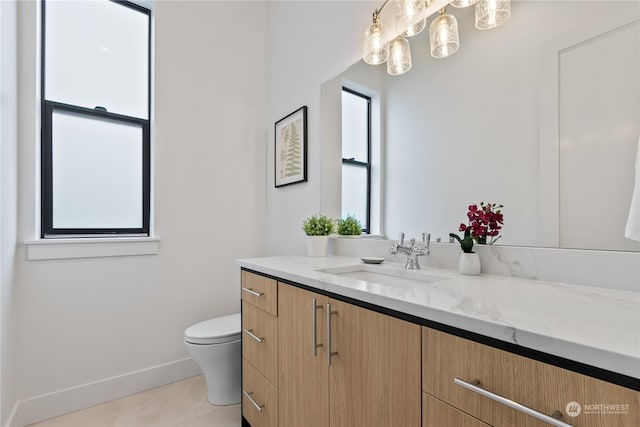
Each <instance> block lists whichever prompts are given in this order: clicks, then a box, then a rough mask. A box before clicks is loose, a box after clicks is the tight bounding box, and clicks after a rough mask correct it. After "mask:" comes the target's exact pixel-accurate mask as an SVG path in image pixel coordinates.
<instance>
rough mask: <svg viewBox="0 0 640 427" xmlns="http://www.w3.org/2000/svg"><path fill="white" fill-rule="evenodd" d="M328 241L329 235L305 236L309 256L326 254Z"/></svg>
mask: <svg viewBox="0 0 640 427" xmlns="http://www.w3.org/2000/svg"><path fill="white" fill-rule="evenodd" d="M328 243H329V236H307V252H308V254H309V256H313V257H319V256H326V255H327V244H328Z"/></svg>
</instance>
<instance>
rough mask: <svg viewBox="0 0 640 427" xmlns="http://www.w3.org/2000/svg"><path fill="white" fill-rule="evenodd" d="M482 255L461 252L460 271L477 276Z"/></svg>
mask: <svg viewBox="0 0 640 427" xmlns="http://www.w3.org/2000/svg"><path fill="white" fill-rule="evenodd" d="M480 269H481V266H480V257H479V256H478V254H477V253H475V252H472V253H465V252H463V253H461V254H460V260H459V261H458V271H459V272H460V273H461V274H466V275H467V276H476V275H478V274H480Z"/></svg>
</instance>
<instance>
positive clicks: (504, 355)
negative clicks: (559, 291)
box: [422, 327, 640, 427]
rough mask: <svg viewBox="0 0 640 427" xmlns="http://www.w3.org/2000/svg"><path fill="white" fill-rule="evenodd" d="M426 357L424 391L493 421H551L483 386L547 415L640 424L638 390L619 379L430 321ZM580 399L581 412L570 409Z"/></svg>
mask: <svg viewBox="0 0 640 427" xmlns="http://www.w3.org/2000/svg"><path fill="white" fill-rule="evenodd" d="M422 357H423V361H422V369H423V370H422V384H423V390H424V392H426V393H428V395H430V396H433V397H435V398H437V399H439V400H440V401H441V402H443V403H444V404H448V405H450V406H451V407H453V408H457V409H459V410H461V411H463V412H465V413H466V414H469V415H471V416H473V417H475V418H477V419H479V420H481V421H483V422H486V423H487V424H490V425H493V426H516V425H517V426H525V427H526V426H548V425H549V424H548V423H546V422H544V421H540V420H538V419H536V418H535V417H533V416H531V415H527V414H524V413H522V412H520V411H517V410H515V409H512V408H509V407H508V406H506V405H505V404H504V403H499V402H496V401H495V400H492V399H490V398H489V397H485V396H482V395H481V394H479V393H483V390H486V391H488V392H490V393H493V394H495V395H499V396H502V397H504V398H506V399H509V400H511V401H513V402H517V403H519V404H521V405H524V406H527V407H529V408H531V409H533V410H535V411H539V412H540V413H542V414H546V415H548V416H552V415H553V414H554V413H556V414H558V413H561V414H562V417H561V418H560V419H561V420H562V421H563V422H565V423H567V424H570V425H573V426H584V427H588V426H593V427H596V426H598V427H600V426H601V427H605V426H606V427H615V426H638V425H640V393H638V392H636V391H633V390H630V389H627V388H624V387H621V386H618V385H615V384H611V383H607V382H605V381H601V380H598V379H595V378H591V377H588V376H586V375H581V374H578V373H575V372H571V371H568V370H565V369H562V368H559V367H556V366H552V365H549V364H546V363H542V362H539V361H536V360H532V359H529V358H526V357H523V356H519V355H516V354H513V353H509V352H507V351H503V350H499V349H496V348H493V347H489V346H486V345H483V344H480V343H477V342H474V341H470V340H467V339H464V338H460V337H457V336H454V335H450V334H447V333H444V332H440V331H436V330H434V329H430V328H427V327H423V329H422ZM477 381H479V383H477ZM476 383H477V384H476ZM468 384H471V387H469V388H467V387H468ZM473 386H475V387H477V388H475V389H473V388H474V387H473ZM470 388H471V389H470ZM572 402H575V403H572ZM578 405H579V407H580V413H579V414H578V413H577V412H574V414H576V416H574V417H572V416H570V415H568V414H567V410H568V408H572V409H574V410H575V409H577V408H578ZM593 405H615V406H609V407H608V408H606V407H604V406H593ZM625 408H626V410H625ZM425 412H426V413H425V418H426V419H428V418H429V417H430V414H429V412H428V409H427V408H426V409H425ZM425 425H438V423H435V422H434V423H431V424H430V423H425ZM439 425H446V424H439ZM470 425H473V424H470Z"/></svg>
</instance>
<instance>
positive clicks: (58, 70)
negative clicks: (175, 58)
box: [45, 1, 149, 119]
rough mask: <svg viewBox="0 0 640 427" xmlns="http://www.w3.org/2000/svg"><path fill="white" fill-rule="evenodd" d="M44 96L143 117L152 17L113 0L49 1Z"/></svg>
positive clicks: (146, 114)
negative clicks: (112, 0)
mask: <svg viewBox="0 0 640 427" xmlns="http://www.w3.org/2000/svg"><path fill="white" fill-rule="evenodd" d="M45 21H46V22H45V33H46V34H45V56H46V58H45V98H46V99H48V100H50V101H57V102H62V103H65V104H71V105H79V106H82V107H87V108H94V107H96V106H101V107H104V108H106V109H107V110H108V111H110V112H113V113H118V114H124V115H127V116H133V117H138V118H143V119H148V118H149V113H148V102H147V100H148V74H149V70H148V66H149V63H148V59H149V52H148V50H149V47H148V40H149V33H148V31H149V18H148V16H147V15H146V14H144V13H142V12H139V11H137V10H134V9H131V8H129V7H125V6H122V5H121V4H117V3H114V2H110V1H48V2H46V4H45Z"/></svg>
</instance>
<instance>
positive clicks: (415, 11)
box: [396, 0, 427, 37]
mask: <svg viewBox="0 0 640 427" xmlns="http://www.w3.org/2000/svg"><path fill="white" fill-rule="evenodd" d="M424 7H425V1H424V0H400V1H398V2H397V3H396V31H397V32H398V33H399V34H401V35H402V36H403V37H411V36H415V35H416V34H419V33H420V32H422V30H424V28H425V27H426V26H427V20H426V19H425V18H422V19H421V18H420V17H421V16H422V13H423V12H424Z"/></svg>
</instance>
